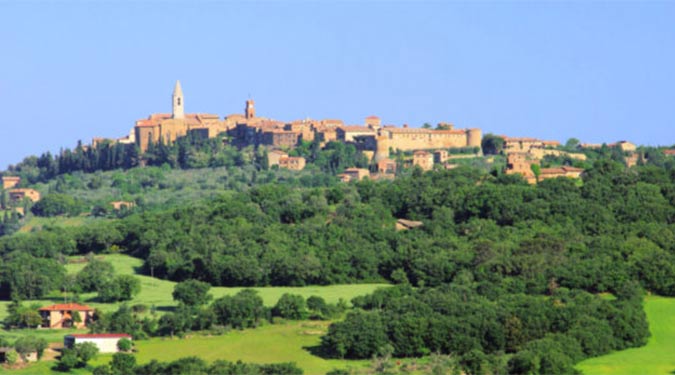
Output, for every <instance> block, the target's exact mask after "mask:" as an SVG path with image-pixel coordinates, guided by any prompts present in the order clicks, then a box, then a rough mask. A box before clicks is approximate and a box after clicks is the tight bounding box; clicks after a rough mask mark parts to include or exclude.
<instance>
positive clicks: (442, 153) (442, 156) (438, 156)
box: [434, 150, 448, 164]
mask: <svg viewBox="0 0 675 375" xmlns="http://www.w3.org/2000/svg"><path fill="white" fill-rule="evenodd" d="M447 160H448V151H447V150H436V151H434V163H437V164H443V163H445V162H446V161H447Z"/></svg>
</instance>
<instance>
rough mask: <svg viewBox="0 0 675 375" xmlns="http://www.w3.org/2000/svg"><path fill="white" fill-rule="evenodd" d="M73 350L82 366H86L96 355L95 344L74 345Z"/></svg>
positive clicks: (96, 347) (96, 348)
mask: <svg viewBox="0 0 675 375" xmlns="http://www.w3.org/2000/svg"><path fill="white" fill-rule="evenodd" d="M74 349H75V352H76V353H77V358H78V359H79V360H80V362H81V364H82V366H86V365H87V363H88V362H89V361H90V360H92V359H94V358H96V356H97V355H98V346H96V344H94V343H93V342H83V343H79V344H75V348H74Z"/></svg>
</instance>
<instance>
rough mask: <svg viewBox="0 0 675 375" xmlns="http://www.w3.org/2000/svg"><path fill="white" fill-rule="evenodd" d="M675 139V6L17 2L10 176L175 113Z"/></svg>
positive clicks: (7, 39)
mask: <svg viewBox="0 0 675 375" xmlns="http://www.w3.org/2000/svg"><path fill="white" fill-rule="evenodd" d="M176 79H180V81H181V83H182V86H183V92H184V94H185V107H186V111H187V112H206V113H215V114H219V115H221V116H224V115H228V114H232V113H241V112H243V107H244V101H245V100H246V99H247V98H248V97H249V96H250V97H251V98H253V99H254V100H255V101H256V108H257V113H258V115H260V116H265V117H271V118H274V119H279V120H294V119H301V118H306V117H311V118H316V119H321V118H340V119H343V120H345V121H346V122H347V123H349V124H361V123H363V119H364V117H366V116H368V115H378V116H380V117H381V118H382V120H383V122H384V123H385V124H395V125H402V124H404V123H407V124H410V126H420V125H421V124H423V123H425V122H429V123H432V124H436V123H438V122H451V123H454V124H455V125H456V126H457V127H460V128H463V127H480V128H482V129H483V131H484V133H488V132H492V133H497V134H506V135H511V136H533V137H540V138H545V139H556V140H560V141H562V142H564V141H565V140H567V139H568V138H570V137H576V138H579V139H581V140H582V141H583V142H613V141H616V140H622V139H627V140H631V141H633V142H635V143H638V144H651V145H657V144H662V145H672V144H674V143H675V2H643V1H635V2H628V1H624V2H618V1H616V2H615V1H608V2H593V3H588V2H544V3H540V2H537V3H535V2H503V1H500V2H478V3H476V2H466V3H463V2H401V1H397V2H384V1H377V2H365V3H364V2H356V1H350V2H300V1H289V2H285V1H284V2H282V1H275V2H254V3H244V2H205V1H193V2H178V1H166V2H164V1H147V2H141V3H134V2H130V1H129V2H127V1H122V2H89V1H73V2H25V1H22V2H19V1H16V2H6V1H2V0H0V111H1V112H2V114H1V116H0V129H1V130H0V169H4V168H5V167H6V166H7V165H8V164H10V163H16V162H18V161H20V160H21V159H22V158H23V157H25V156H27V155H30V154H39V153H41V152H43V151H47V150H49V151H52V152H58V150H59V148H61V147H74V146H75V144H76V142H77V140H78V139H81V140H83V141H84V142H85V143H88V142H90V140H91V138H92V137H95V136H105V137H119V136H122V135H124V134H126V133H127V132H128V131H129V130H130V129H131V128H132V127H133V125H134V121H135V120H137V119H140V118H144V117H147V116H148V115H149V114H150V113H153V112H170V110H171V92H172V90H173V86H174V83H175V80H176Z"/></svg>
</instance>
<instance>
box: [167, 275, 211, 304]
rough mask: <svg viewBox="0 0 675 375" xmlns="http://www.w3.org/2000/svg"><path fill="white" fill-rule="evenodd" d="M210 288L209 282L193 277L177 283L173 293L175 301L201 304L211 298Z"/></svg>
mask: <svg viewBox="0 0 675 375" xmlns="http://www.w3.org/2000/svg"><path fill="white" fill-rule="evenodd" d="M210 289H211V285H209V283H205V282H203V281H199V280H193V279H191V280H186V281H182V282H180V283H178V284H176V286H175V287H174V289H173V294H172V295H173V299H174V300H175V301H178V302H180V303H182V304H184V305H186V306H201V305H204V304H206V303H208V302H209V301H210V300H211V298H212V296H211V295H210V294H209V290H210Z"/></svg>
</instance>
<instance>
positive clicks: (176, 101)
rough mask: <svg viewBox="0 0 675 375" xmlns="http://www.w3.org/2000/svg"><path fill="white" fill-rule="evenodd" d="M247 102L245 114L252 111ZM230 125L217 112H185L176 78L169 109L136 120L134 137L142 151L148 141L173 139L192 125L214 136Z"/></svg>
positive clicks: (145, 148) (229, 122) (170, 140)
mask: <svg viewBox="0 0 675 375" xmlns="http://www.w3.org/2000/svg"><path fill="white" fill-rule="evenodd" d="M249 102H252V101H249ZM249 105H250V106H251V107H252V105H253V104H252V103H250V104H249V103H248V102H247V108H246V110H247V112H246V113H247V115H248V114H249V113H255V112H254V111H253V110H252V109H249V107H248V106H249ZM234 125H236V124H234V123H233V121H227V120H225V121H221V120H220V118H219V117H218V115H213V114H206V113H192V114H186V113H185V100H184V97H183V89H182V88H181V85H180V82H179V81H176V86H175V88H174V91H173V95H172V113H171V114H165V113H155V114H152V115H150V116H149V117H148V118H147V119H142V120H138V121H136V126H135V127H134V138H135V142H136V145H137V146H138V147H139V148H140V150H141V152H145V151H146V150H147V148H148V144H149V142H154V143H158V142H159V141H160V139H161V140H162V141H163V142H167V143H170V142H174V141H175V140H176V139H177V138H178V137H183V136H185V135H187V134H188V132H189V131H190V130H192V129H203V131H204V132H206V133H207V134H208V136H209V137H215V136H216V135H218V134H219V133H222V132H225V131H227V130H229V129H231V128H232V127H234Z"/></svg>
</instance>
